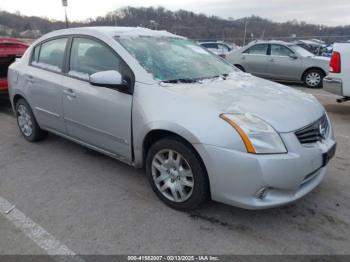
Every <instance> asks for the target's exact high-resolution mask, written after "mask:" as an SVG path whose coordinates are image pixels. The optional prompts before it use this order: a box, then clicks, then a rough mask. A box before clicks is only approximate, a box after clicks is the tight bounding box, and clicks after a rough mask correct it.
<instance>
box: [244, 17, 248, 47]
mask: <svg viewBox="0 0 350 262" xmlns="http://www.w3.org/2000/svg"><path fill="white" fill-rule="evenodd" d="M247 26H248V17H246V18H245V23H244V40H243V46H245V42H246V37H247Z"/></svg>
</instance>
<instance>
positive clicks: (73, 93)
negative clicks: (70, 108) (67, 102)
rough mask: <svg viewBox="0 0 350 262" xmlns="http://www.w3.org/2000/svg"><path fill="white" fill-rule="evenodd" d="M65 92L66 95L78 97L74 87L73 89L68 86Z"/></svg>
mask: <svg viewBox="0 0 350 262" xmlns="http://www.w3.org/2000/svg"><path fill="white" fill-rule="evenodd" d="M63 93H64V94H65V95H66V96H68V97H70V98H75V97H77V95H76V94H75V92H74V91H73V89H71V88H68V89H66V90H64V91H63Z"/></svg>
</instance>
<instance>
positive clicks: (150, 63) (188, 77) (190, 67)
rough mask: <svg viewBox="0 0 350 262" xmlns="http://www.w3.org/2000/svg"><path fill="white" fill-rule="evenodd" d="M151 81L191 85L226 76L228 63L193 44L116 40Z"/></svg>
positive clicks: (147, 39)
mask: <svg viewBox="0 0 350 262" xmlns="http://www.w3.org/2000/svg"><path fill="white" fill-rule="evenodd" d="M117 41H118V42H119V43H120V44H121V45H122V46H123V47H124V48H125V49H127V50H128V51H129V52H130V53H131V54H132V55H133V56H134V57H135V58H136V59H137V60H138V61H139V63H140V64H141V65H142V66H143V67H144V68H145V69H146V70H147V71H148V72H150V73H152V74H153V76H154V78H155V79H156V80H159V81H163V82H172V81H182V82H193V81H197V80H201V79H206V78H214V77H218V76H225V75H228V74H230V73H232V72H234V71H236V70H235V68H234V67H233V66H232V65H230V64H229V63H226V62H224V61H223V60H222V59H221V58H219V57H217V56H215V55H213V54H211V53H210V52H208V51H207V50H205V49H204V48H202V47H200V46H198V45H197V44H195V43H194V42H192V41H190V40H187V39H181V38H170V37H141V36H140V37H132V38H117Z"/></svg>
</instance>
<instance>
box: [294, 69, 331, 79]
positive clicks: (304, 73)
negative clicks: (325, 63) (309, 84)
mask: <svg viewBox="0 0 350 262" xmlns="http://www.w3.org/2000/svg"><path fill="white" fill-rule="evenodd" d="M311 70H320V71H321V72H322V73H323V74H324V75H325V76H326V75H327V73H326V72H325V70H324V69H322V68H321V67H318V66H312V67H308V68H307V69H305V70H304V72H303V74H302V75H301V79H300V80H301V81H304V78H305V76H306V74H307V72H309V71H311Z"/></svg>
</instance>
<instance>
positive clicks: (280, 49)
mask: <svg viewBox="0 0 350 262" xmlns="http://www.w3.org/2000/svg"><path fill="white" fill-rule="evenodd" d="M292 54H293V52H292V51H291V50H290V49H289V48H288V47H285V46H283V45H271V55H272V56H290V55H292Z"/></svg>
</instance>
